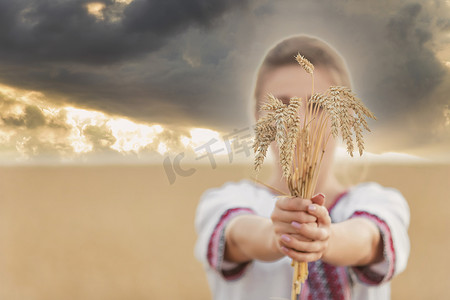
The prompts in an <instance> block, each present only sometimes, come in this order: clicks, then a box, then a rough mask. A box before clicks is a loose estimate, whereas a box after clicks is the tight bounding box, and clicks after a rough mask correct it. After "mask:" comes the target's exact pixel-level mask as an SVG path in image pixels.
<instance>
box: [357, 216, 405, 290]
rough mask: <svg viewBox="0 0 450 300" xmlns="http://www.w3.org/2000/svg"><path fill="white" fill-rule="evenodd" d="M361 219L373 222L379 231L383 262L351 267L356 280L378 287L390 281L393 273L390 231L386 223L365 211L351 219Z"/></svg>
mask: <svg viewBox="0 0 450 300" xmlns="http://www.w3.org/2000/svg"><path fill="white" fill-rule="evenodd" d="M356 217H362V218H367V219H369V220H371V221H372V222H374V223H375V224H376V225H377V227H378V229H379V230H380V234H381V238H382V240H383V256H384V260H383V261H382V262H380V263H376V264H372V265H368V266H362V267H352V270H353V271H354V273H355V274H356V276H357V278H358V280H360V281H361V282H363V283H365V284H368V285H378V284H381V283H383V282H386V281H389V280H391V279H392V277H393V275H394V273H395V272H394V271H395V262H396V261H395V260H396V257H395V250H394V243H393V240H392V234H391V229H390V228H389V226H388V225H387V223H386V222H385V221H384V220H382V219H381V218H379V217H378V216H376V215H374V214H370V213H368V212H365V211H356V212H355V213H354V214H353V215H352V216H351V218H356Z"/></svg>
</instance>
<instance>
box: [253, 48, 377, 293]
mask: <svg viewBox="0 0 450 300" xmlns="http://www.w3.org/2000/svg"><path fill="white" fill-rule="evenodd" d="M295 59H296V60H297V61H298V63H299V64H300V66H301V67H302V68H303V69H304V70H305V71H306V72H307V73H308V74H310V75H311V78H312V92H311V95H312V96H311V97H310V98H309V99H307V100H306V102H305V103H304V104H305V107H306V109H305V111H304V116H303V122H301V118H300V115H299V109H300V107H301V105H302V100H301V99H300V98H296V97H294V98H291V99H290V101H289V104H288V105H286V104H284V103H283V102H282V101H280V100H279V99H277V98H276V97H275V96H273V95H271V94H269V95H268V97H267V100H266V102H265V103H263V105H262V106H261V108H260V109H261V111H264V112H266V114H265V115H264V116H262V117H261V118H260V119H259V120H258V122H257V124H256V126H255V140H254V144H253V149H254V151H255V170H256V171H259V170H260V168H261V166H262V164H263V162H264V158H265V157H266V154H267V150H268V148H269V145H270V144H271V143H272V142H274V141H275V142H276V144H277V145H278V148H279V156H280V157H279V161H280V165H281V169H282V173H283V178H285V179H286V181H287V185H288V187H289V191H290V194H291V196H295V197H300V198H303V199H310V198H312V196H313V193H314V191H315V188H316V184H317V180H318V177H319V170H320V165H321V162H322V159H323V157H324V154H325V149H326V145H327V143H328V141H329V139H330V137H331V136H334V137H337V136H338V135H339V132H340V133H341V137H342V139H343V141H344V142H345V144H346V146H347V151H348V153H349V154H350V155H351V156H353V151H354V139H353V136H354V138H355V142H356V145H357V147H358V150H359V154H360V155H362V153H363V150H364V141H363V135H362V132H363V129H365V130H367V131H370V129H369V127H368V124H367V121H366V118H367V117H369V118H372V119H375V116H374V115H373V114H372V113H371V112H370V111H369V110H368V109H367V108H366V107H365V106H364V104H363V103H362V102H361V100H360V99H358V98H357V97H356V95H355V94H354V93H353V92H352V91H351V90H350V89H349V88H347V87H343V86H330V87H329V88H328V89H327V90H326V91H325V92H323V93H314V66H313V64H312V63H311V62H309V61H308V60H307V59H306V58H305V57H303V56H302V55H300V54H298V55H297V56H296V57H295ZM301 123H303V124H301ZM328 124H330V127H331V130H330V131H329V130H328ZM292 266H293V267H294V275H293V284H292V299H296V297H297V295H298V294H300V290H301V285H302V283H304V282H305V280H306V279H307V276H308V265H307V263H306V262H297V261H293V262H292Z"/></svg>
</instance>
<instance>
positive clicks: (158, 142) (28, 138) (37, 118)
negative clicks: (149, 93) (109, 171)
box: [0, 85, 227, 159]
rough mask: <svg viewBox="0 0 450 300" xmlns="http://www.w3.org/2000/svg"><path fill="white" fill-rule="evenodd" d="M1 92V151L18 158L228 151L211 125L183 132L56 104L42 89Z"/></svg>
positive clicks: (68, 157) (217, 153) (217, 152)
mask: <svg viewBox="0 0 450 300" xmlns="http://www.w3.org/2000/svg"><path fill="white" fill-rule="evenodd" d="M0 96H2V98H3V99H4V101H3V102H0V107H1V113H2V118H3V119H0V124H2V126H1V128H0V143H1V144H2V145H3V149H10V150H11V151H14V152H15V153H16V155H17V156H18V159H29V158H32V157H33V156H41V155H45V154H46V153H53V154H52V155H56V156H59V157H61V158H63V159H73V158H76V157H82V156H83V155H85V154H88V153H94V152H99V153H102V152H103V151H105V150H110V151H113V152H116V153H121V154H123V155H127V154H143V155H147V154H149V155H154V154H158V155H167V154H173V153H181V152H183V151H188V152H189V153H191V154H194V152H195V156H201V155H203V154H204V153H205V152H206V151H212V152H214V154H215V155H217V156H224V155H227V154H226V153H227V152H226V149H225V145H224V142H223V138H222V136H221V134H220V133H219V132H217V131H214V130H211V129H207V128H191V129H190V130H189V132H188V133H184V134H182V132H184V131H185V129H184V128H183V129H182V131H178V129H176V128H170V127H163V126H162V125H160V124H145V123H138V122H135V121H132V120H129V119H126V118H124V117H120V116H114V115H108V114H106V113H104V112H101V111H96V110H89V109H83V108H78V107H73V106H58V105H55V104H53V103H52V102H50V101H48V100H47V99H46V97H45V95H43V94H42V93H39V92H35V91H25V90H19V89H14V88H10V87H7V86H3V85H0ZM30 111H31V113H30ZM30 124H31V125H30ZM33 124H35V125H33ZM4 151H6V150H4ZM8 151H9V150H8ZM3 153H5V152H3ZM139 157H142V156H141V155H140V156H139Z"/></svg>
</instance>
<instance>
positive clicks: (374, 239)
mask: <svg viewBox="0 0 450 300" xmlns="http://www.w3.org/2000/svg"><path fill="white" fill-rule="evenodd" d="M298 52H300V53H301V54H302V55H303V56H305V57H306V58H307V59H308V60H309V61H311V63H312V64H313V65H314V66H315V70H314V78H315V79H314V81H315V83H314V84H315V90H316V91H317V92H323V91H325V90H326V89H327V88H328V87H329V86H331V85H343V86H347V87H350V78H349V74H348V71H347V69H346V67H345V64H344V62H343V60H342V58H341V57H340V56H339V55H338V54H337V52H336V51H335V50H334V49H332V48H331V47H330V46H329V45H327V44H326V43H324V42H323V41H321V40H318V39H316V38H312V37H307V36H300V37H292V38H288V39H286V40H284V41H282V42H281V43H279V44H278V45H276V46H275V47H274V48H272V49H271V50H270V51H269V53H268V54H267V55H266V57H265V58H264V60H263V63H262V65H261V67H260V69H259V72H258V75H257V80H256V88H255V100H256V107H259V105H260V102H261V101H262V100H263V98H264V96H265V95H266V94H267V93H268V92H270V93H272V94H273V95H274V96H275V97H277V98H278V99H280V100H283V101H286V102H287V101H289V99H290V98H291V97H295V96H298V97H302V98H304V99H305V96H306V98H309V97H310V95H308V93H310V88H311V77H310V75H309V74H307V73H306V72H304V70H303V69H302V68H301V67H299V66H298V64H297V62H296V61H295V60H294V56H295V55H296V54H297V53H298ZM303 109H304V108H303ZM256 117H257V118H258V111H257V110H256ZM334 149H335V142H334V141H330V142H329V143H328V145H327V150H326V152H325V153H326V154H325V156H324V158H323V161H322V166H321V170H320V175H319V180H318V183H317V187H316V193H319V194H317V195H316V196H314V197H312V199H300V198H292V197H290V198H289V197H276V196H277V195H275V194H274V193H272V192H271V191H269V190H268V189H266V188H264V187H261V186H259V185H257V184H254V183H253V182H250V181H247V180H243V181H241V182H238V183H226V184H225V185H223V186H222V187H220V188H217V189H211V190H208V191H207V192H205V194H204V195H203V196H202V198H201V201H200V203H199V206H198V208H197V213H196V220H195V226H196V230H197V233H198V240H197V243H196V246H195V254H196V257H197V258H198V259H199V260H200V261H201V262H203V264H204V266H205V268H206V273H207V277H208V281H209V284H210V287H211V290H212V294H213V296H214V299H218V300H221V299H223V300H230V299H232V300H238V299H242V300H252V299H255V300H261V299H282V298H283V299H290V292H291V282H292V272H293V269H292V267H291V259H295V260H297V261H300V262H308V268H309V276H308V279H307V282H306V284H305V285H304V286H303V287H302V291H301V294H300V299H369V300H370V299H377V300H378V299H389V298H390V283H389V282H390V280H391V279H392V278H393V276H394V275H396V274H398V273H400V272H402V271H403V270H404V269H405V267H406V263H407V260H408V255H409V238H408V233H407V230H408V226H409V208H408V205H407V203H406V201H405V199H404V198H403V197H402V195H401V194H400V193H399V192H398V191H396V190H394V189H390V188H384V187H382V186H380V185H378V184H376V183H362V184H358V185H356V186H353V187H349V188H347V187H344V186H342V185H341V184H340V183H339V182H338V180H337V179H336V178H335V176H334V175H333V173H332V172H331V167H332V163H333V157H334V155H333V152H334ZM272 151H276V149H275V147H273V149H272ZM275 157H277V155H275ZM275 163H276V165H277V166H279V163H278V162H275ZM280 178H281V169H280V168H278V169H277V171H276V172H275V174H273V178H272V180H271V182H270V183H269V184H270V185H271V186H273V187H274V188H276V189H277V190H280V191H282V192H284V193H285V194H286V195H288V194H289V190H288V188H287V185H286V183H285V181H284V180H280Z"/></svg>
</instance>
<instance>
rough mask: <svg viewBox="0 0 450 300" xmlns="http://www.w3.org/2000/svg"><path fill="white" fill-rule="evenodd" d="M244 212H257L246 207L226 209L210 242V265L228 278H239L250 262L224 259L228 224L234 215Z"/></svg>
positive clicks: (208, 255)
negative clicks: (233, 261)
mask: <svg viewBox="0 0 450 300" xmlns="http://www.w3.org/2000/svg"><path fill="white" fill-rule="evenodd" d="M243 214H255V212H254V211H253V210H252V209H250V208H244V207H238V208H231V209H228V210H227V211H225V212H224V213H223V214H222V216H221V217H220V219H219V221H218V222H217V225H216V226H215V228H214V230H213V233H212V234H211V237H210V239H209V243H208V252H207V258H208V263H209V265H210V266H211V267H212V268H213V269H215V270H216V271H218V272H219V273H220V274H221V275H222V276H223V277H224V278H225V279H227V280H234V279H238V278H239V277H240V276H241V275H242V274H243V273H244V271H245V269H246V267H247V266H248V264H249V263H241V264H238V263H231V262H227V261H224V255H225V228H226V225H227V224H228V222H229V221H230V220H231V219H233V218H234V217H236V216H238V215H243Z"/></svg>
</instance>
